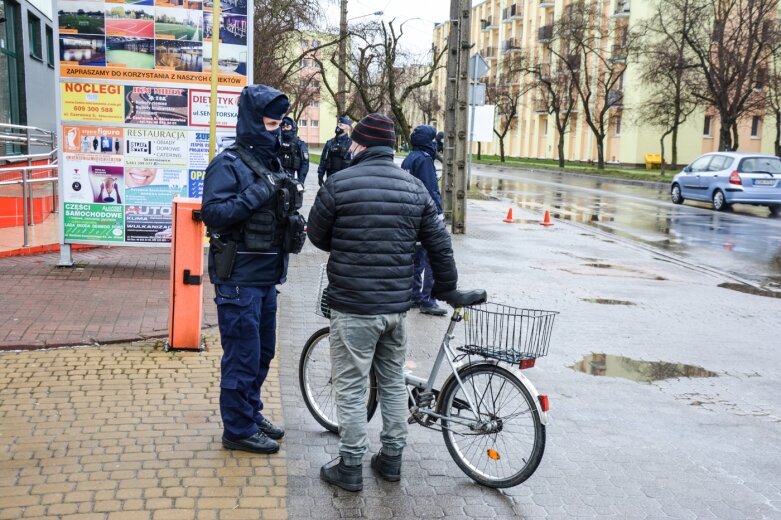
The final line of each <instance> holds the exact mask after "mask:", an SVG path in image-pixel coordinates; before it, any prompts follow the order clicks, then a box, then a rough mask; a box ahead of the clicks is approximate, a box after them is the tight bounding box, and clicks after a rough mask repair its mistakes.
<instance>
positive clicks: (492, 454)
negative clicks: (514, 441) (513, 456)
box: [488, 448, 501, 460]
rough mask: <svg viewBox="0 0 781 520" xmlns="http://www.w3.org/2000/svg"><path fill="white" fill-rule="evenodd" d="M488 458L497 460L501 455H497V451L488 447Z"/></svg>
mask: <svg viewBox="0 0 781 520" xmlns="http://www.w3.org/2000/svg"><path fill="white" fill-rule="evenodd" d="M488 458H489V459H491V460H499V459H500V458H501V457H500V456H499V452H498V451H496V450H495V449H493V448H488Z"/></svg>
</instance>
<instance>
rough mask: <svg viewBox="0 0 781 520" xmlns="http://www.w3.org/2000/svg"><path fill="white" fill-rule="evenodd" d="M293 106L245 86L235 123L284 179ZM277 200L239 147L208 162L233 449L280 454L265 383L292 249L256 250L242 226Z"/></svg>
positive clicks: (226, 421) (224, 394)
mask: <svg viewBox="0 0 781 520" xmlns="http://www.w3.org/2000/svg"><path fill="white" fill-rule="evenodd" d="M288 105H289V103H288V99H287V96H285V95H284V94H282V93H281V92H279V91H278V90H276V89H273V88H271V87H267V86H265V85H251V86H248V87H245V88H244V90H243V91H242V92H241V95H240V97H239V115H238V123H237V125H236V145H237V146H239V147H242V150H245V151H246V152H247V153H249V154H250V156H251V157H252V158H253V159H254V161H257V162H258V163H259V164H260V165H262V167H263V168H267V169H268V170H269V172H271V174H274V175H277V176H280V177H282V178H284V177H286V176H287V175H286V174H285V173H284V171H282V167H281V165H280V164H279V160H278V159H277V154H278V152H279V136H280V132H279V125H280V123H281V122H282V117H283V116H284V114H285V112H286V111H287V109H288ZM277 206H278V204H277V192H276V191H272V190H271V189H270V187H269V184H268V183H267V182H266V181H264V179H261V178H260V176H259V175H257V174H256V173H255V172H254V171H253V169H252V168H251V167H250V166H249V165H248V164H247V162H246V161H245V160H244V159H242V158H241V157H240V154H239V152H238V151H237V150H236V149H235V148H233V147H230V148H228V149H227V150H225V151H223V152H222V153H220V154H219V155H218V156H216V157H215V158H214V160H212V162H211V163H210V164H209V166H208V168H207V169H206V178H205V180H204V186H203V207H202V210H201V215H202V217H203V221H204V222H205V223H206V226H207V228H208V230H209V234H210V236H211V240H210V242H211V246H210V248H209V278H210V279H211V282H212V283H213V284H214V291H215V293H216V296H215V298H214V301H215V303H216V304H217V320H218V322H219V327H220V341H221V342H222V348H223V356H222V377H221V381H220V413H221V414H222V422H223V427H224V430H223V437H222V443H223V446H224V447H225V448H227V449H238V450H244V451H250V452H254V453H276V452H277V451H278V450H279V443H278V442H277V440H278V439H281V438H282V436H283V435H284V431H283V430H282V429H281V428H279V427H277V426H275V425H274V424H272V423H271V422H270V421H269V420H268V419H266V418H265V417H264V416H263V413H262V410H263V401H262V400H261V397H260V389H261V386H262V385H263V382H264V380H265V379H266V375H267V374H268V371H269V364H270V363H271V360H272V359H273V358H274V353H275V348H276V312H277V291H276V287H275V286H276V285H277V284H281V283H284V282H285V280H286V277H287V265H288V255H287V254H286V253H284V252H283V251H282V249H281V248H280V247H279V246H278V245H272V246H271V247H270V248H268V250H266V251H262V252H261V251H256V250H251V248H250V247H249V245H248V244H247V243H246V240H245V238H244V235H243V233H242V230H243V227H244V225H245V224H246V223H247V222H248V221H250V219H251V218H252V216H253V215H254V214H260V213H263V212H268V211H273V208H275V207H277ZM272 232H273V230H272ZM232 253H235V254H232Z"/></svg>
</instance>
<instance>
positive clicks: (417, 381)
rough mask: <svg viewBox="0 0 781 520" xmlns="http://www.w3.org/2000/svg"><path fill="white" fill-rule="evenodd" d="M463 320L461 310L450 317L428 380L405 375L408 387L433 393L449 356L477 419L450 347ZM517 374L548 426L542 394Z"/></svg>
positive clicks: (429, 411)
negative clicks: (435, 383) (542, 403)
mask: <svg viewBox="0 0 781 520" xmlns="http://www.w3.org/2000/svg"><path fill="white" fill-rule="evenodd" d="M462 319H463V315H462V313H461V309H460V308H458V309H455V310H454V311H453V314H452V316H451V317H450V324H449V325H448V328H447V331H446V332H445V335H444V337H443V338H442V343H441V344H440V346H439V352H438V353H437V358H436V359H435V360H434V365H433V366H432V367H431V372H430V373H429V376H428V379H424V378H422V377H418V376H416V375H415V374H413V373H412V372H411V371H408V370H407V371H405V373H404V381H405V382H406V384H407V385H408V386H414V387H415V388H418V389H419V390H421V391H423V392H432V391H433V390H434V381H435V380H436V378H437V375H439V369H440V368H441V366H442V361H443V360H444V359H445V356H447V362H448V364H449V365H450V370H451V371H452V374H453V377H454V378H455V380H456V383H457V384H458V386H459V387H461V389H462V390H463V391H464V397H466V400H467V402H468V404H469V410H470V411H471V412H472V413H474V414H475V417H478V416H479V414H478V413H476V409H477V407H476V406H475V403H474V402H472V398H471V396H470V392H468V391H467V389H466V388H464V384H463V383H462V382H461V378H460V377H459V376H458V370H459V369H460V368H461V366H462V364H460V363H459V364H457V363H456V362H455V361H453V359H454V358H455V357H456V353H455V351H454V350H453V348H452V347H451V346H450V340H451V339H453V338H454V337H455V336H454V335H453V331H454V330H455V327H456V324H457V323H458V322H459V321H461V320H462ZM485 363H490V364H498V363H499V362H498V361H495V360H485ZM515 372H516V373H515V375H516V376H517V377H518V379H519V380H520V381H521V383H522V384H523V385H524V386H525V387H526V388H527V389H528V390H529V392H530V393H531V395H532V398H533V401H534V405H535V407H536V408H537V413H538V414H539V416H540V421H541V422H542V424H544V425H547V424H548V413H547V412H545V411H543V409H542V405H541V404H540V401H539V396H540V393H539V392H538V391H537V389H536V388H535V387H534V385H533V384H532V382H531V381H529V378H527V377H526V376H525V375H523V374H522V373H521V372H520V371H517V370H516V371H515ZM419 411H420V413H424V414H426V415H428V416H429V417H434V418H437V419H445V417H444V416H442V415H441V414H438V413H437V412H436V411H434V410H433V409H431V408H421V409H420V410H419ZM447 419H448V420H449V421H451V422H459V423H462V424H464V425H467V426H469V425H471V424H474V421H467V420H463V419H458V418H455V417H449V418H447Z"/></svg>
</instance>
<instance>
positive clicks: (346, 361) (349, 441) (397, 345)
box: [330, 309, 409, 465]
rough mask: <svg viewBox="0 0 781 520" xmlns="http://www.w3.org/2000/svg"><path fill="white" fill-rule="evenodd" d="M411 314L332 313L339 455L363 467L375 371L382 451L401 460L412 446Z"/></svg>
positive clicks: (332, 369) (332, 344)
mask: <svg viewBox="0 0 781 520" xmlns="http://www.w3.org/2000/svg"><path fill="white" fill-rule="evenodd" d="M406 315H407V314H406V313H396V314H379V315H371V316H364V315H358V314H348V313H344V312H339V311H336V310H334V309H331V335H330V343H331V376H332V378H333V385H334V392H335V395H336V411H337V419H338V421H339V454H340V455H341V457H342V460H343V461H344V463H345V464H349V465H355V464H361V462H362V461H363V456H364V454H365V453H366V451H367V450H368V448H369V438H368V436H367V435H366V399H367V392H368V383H369V370H370V369H371V367H372V365H374V370H375V373H376V374H377V384H378V385H379V394H380V407H381V410H382V432H381V433H380V442H381V443H382V451H383V453H386V454H388V455H400V454H401V451H402V449H404V446H406V444H407V416H408V415H409V408H408V406H407V390H406V385H405V384H404V362H405V359H406V357H407V332H406V325H405V318H406Z"/></svg>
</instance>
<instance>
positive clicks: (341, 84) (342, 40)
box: [336, 0, 383, 116]
mask: <svg viewBox="0 0 781 520" xmlns="http://www.w3.org/2000/svg"><path fill="white" fill-rule="evenodd" d="M382 14H383V12H382V11H375V12H373V13H368V14H364V15H361V16H356V17H355V18H350V19H349V20H348V19H347V0H341V13H340V16H339V76H338V79H337V85H336V111H337V116H340V115H342V114H343V113H344V109H345V99H344V94H345V83H346V78H345V75H344V69H345V67H346V66H347V22H349V21H352V20H357V19H358V18H365V17H367V16H382Z"/></svg>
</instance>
